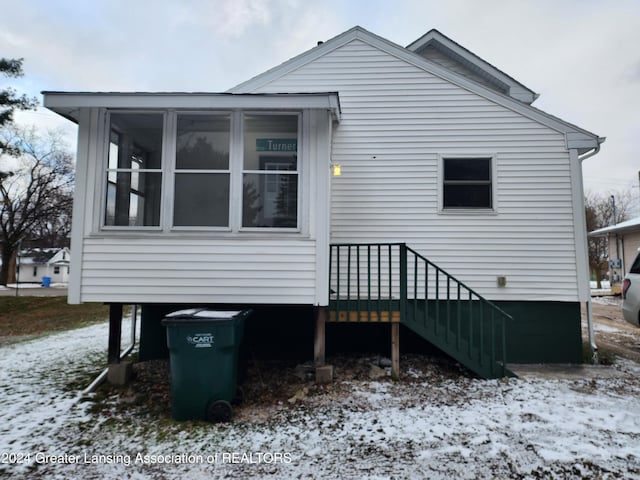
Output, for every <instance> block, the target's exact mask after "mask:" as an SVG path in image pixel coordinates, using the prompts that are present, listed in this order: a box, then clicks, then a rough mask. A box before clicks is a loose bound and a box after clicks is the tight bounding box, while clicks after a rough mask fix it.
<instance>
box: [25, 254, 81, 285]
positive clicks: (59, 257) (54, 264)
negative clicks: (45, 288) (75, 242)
mask: <svg viewBox="0 0 640 480" xmlns="http://www.w3.org/2000/svg"><path fill="white" fill-rule="evenodd" d="M70 261H71V253H70V251H69V249H68V248H66V247H64V248H31V249H28V250H21V251H20V255H19V256H18V261H17V264H18V266H17V268H18V272H17V273H18V275H17V277H16V278H17V280H18V281H19V282H20V283H41V282H42V277H49V278H50V279H51V283H68V282H69V263H70Z"/></svg>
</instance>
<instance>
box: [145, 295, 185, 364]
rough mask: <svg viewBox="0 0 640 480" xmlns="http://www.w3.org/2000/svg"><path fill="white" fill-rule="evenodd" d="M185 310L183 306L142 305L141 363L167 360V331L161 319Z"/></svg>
mask: <svg viewBox="0 0 640 480" xmlns="http://www.w3.org/2000/svg"><path fill="white" fill-rule="evenodd" d="M184 308H186V307H185V306H184V305H143V306H142V313H141V317H140V353H139V358H140V361H141V362H144V361H146V360H156V359H160V358H169V348H168V347H167V329H166V328H165V327H164V326H163V325H162V323H160V322H162V319H163V318H164V317H165V316H166V315H167V314H168V313H171V312H175V311H176V310H181V309H184Z"/></svg>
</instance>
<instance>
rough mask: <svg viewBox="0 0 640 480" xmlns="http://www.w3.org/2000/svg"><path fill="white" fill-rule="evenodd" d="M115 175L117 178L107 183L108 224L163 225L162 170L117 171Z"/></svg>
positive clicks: (106, 222)
mask: <svg viewBox="0 0 640 480" xmlns="http://www.w3.org/2000/svg"><path fill="white" fill-rule="evenodd" d="M110 174H111V172H110ZM110 176H111V175H110ZM114 178H115V181H113V182H112V181H109V182H108V183H107V206H106V214H105V225H110V226H125V227H126V226H128V227H133V226H138V227H144V226H157V225H160V192H161V184H162V174H161V173H156V172H136V173H132V172H117V173H115V174H114Z"/></svg>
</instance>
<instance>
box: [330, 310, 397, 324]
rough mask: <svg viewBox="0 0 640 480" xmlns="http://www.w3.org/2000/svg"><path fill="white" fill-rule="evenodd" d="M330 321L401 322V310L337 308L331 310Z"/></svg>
mask: <svg viewBox="0 0 640 480" xmlns="http://www.w3.org/2000/svg"><path fill="white" fill-rule="evenodd" d="M328 321H329V322H353V323H400V311H399V310H398V311H396V310H391V311H389V310H383V311H377V310H374V311H370V310H338V311H337V312H336V311H335V310H333V311H330V312H329V319H328Z"/></svg>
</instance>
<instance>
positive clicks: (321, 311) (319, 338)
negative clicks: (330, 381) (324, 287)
mask: <svg viewBox="0 0 640 480" xmlns="http://www.w3.org/2000/svg"><path fill="white" fill-rule="evenodd" d="M326 321H327V309H326V308H324V307H316V330H315V341H314V346H313V361H314V363H315V365H316V367H321V366H323V365H324V361H325V356H324V355H325V323H326Z"/></svg>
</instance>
